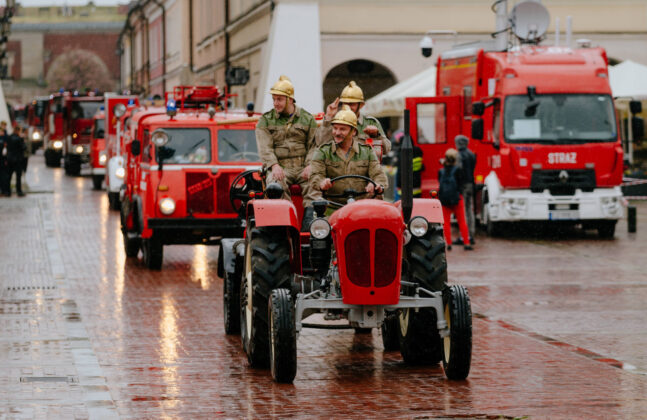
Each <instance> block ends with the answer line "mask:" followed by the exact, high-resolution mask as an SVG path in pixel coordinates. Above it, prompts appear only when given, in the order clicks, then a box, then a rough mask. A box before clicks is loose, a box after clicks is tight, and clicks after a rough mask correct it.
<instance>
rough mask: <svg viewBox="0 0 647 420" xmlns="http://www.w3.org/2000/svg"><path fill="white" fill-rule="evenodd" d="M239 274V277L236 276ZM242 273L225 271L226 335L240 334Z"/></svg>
mask: <svg viewBox="0 0 647 420" xmlns="http://www.w3.org/2000/svg"><path fill="white" fill-rule="evenodd" d="M236 274H238V276H237V275H236ZM239 283H240V272H238V273H229V272H227V271H225V274H224V277H223V279H222V289H223V290H222V303H223V309H222V310H223V315H224V317H223V318H224V322H225V333H226V334H229V335H235V334H239V333H240V284H239Z"/></svg>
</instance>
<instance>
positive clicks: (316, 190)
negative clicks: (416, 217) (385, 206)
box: [310, 106, 388, 202]
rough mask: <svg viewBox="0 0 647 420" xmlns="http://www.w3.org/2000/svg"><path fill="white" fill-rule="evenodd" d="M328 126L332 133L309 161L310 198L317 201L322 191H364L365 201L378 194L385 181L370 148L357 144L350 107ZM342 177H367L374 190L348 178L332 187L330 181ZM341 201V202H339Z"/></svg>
mask: <svg viewBox="0 0 647 420" xmlns="http://www.w3.org/2000/svg"><path fill="white" fill-rule="evenodd" d="M331 126H332V127H331V131H332V134H330V135H329V136H330V137H328V139H327V140H328V141H327V142H326V144H324V145H323V146H321V147H320V148H319V149H317V151H316V152H315V153H314V156H313V158H312V162H311V166H312V174H311V176H310V187H311V188H312V197H313V198H316V199H319V200H320V199H322V192H323V191H327V192H329V193H331V194H341V193H343V192H344V191H345V190H346V189H353V190H355V191H366V193H367V196H368V198H370V197H371V196H372V195H373V194H382V193H383V192H384V188H385V187H386V186H387V183H388V181H387V178H386V175H385V174H384V171H383V170H382V167H381V166H380V162H379V161H378V160H377V156H376V155H375V152H374V151H373V148H372V147H371V146H366V145H364V144H361V143H360V141H359V140H358V139H357V127H358V125H357V115H356V114H355V112H353V111H352V110H351V109H350V107H348V106H343V108H342V109H341V110H340V111H338V112H337V113H336V114H335V116H334V117H333V118H332V121H331ZM319 130H322V128H320V129H319ZM319 134H320V133H319ZM331 137H332V138H331ZM342 175H362V176H365V177H368V178H371V179H372V180H373V181H374V182H375V183H376V184H377V187H375V186H374V185H373V184H371V183H370V182H366V181H364V180H361V179H352V178H350V179H342V180H339V181H338V182H335V184H334V185H333V184H332V183H331V179H332V178H336V177H338V176H342ZM341 202H345V200H344V199H342V200H341Z"/></svg>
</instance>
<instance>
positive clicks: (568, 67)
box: [406, 2, 623, 238]
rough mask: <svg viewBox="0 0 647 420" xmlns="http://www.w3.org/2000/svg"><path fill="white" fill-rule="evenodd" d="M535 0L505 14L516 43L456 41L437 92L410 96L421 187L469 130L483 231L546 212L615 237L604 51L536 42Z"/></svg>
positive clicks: (612, 124)
mask: <svg viewBox="0 0 647 420" xmlns="http://www.w3.org/2000/svg"><path fill="white" fill-rule="evenodd" d="M504 3H505V2H497V3H496V4H495V6H496V5H498V6H499V7H500V6H501V5H502V4H504ZM531 3H532V4H530V5H528V2H522V3H519V4H518V5H517V6H515V9H513V11H512V13H511V14H510V18H509V19H510V21H511V22H512V23H513V25H512V27H513V28H514V29H513V30H514V33H515V35H517V37H518V43H517V44H516V45H515V44H514V43H511V42H510V43H509V42H507V41H506V42H504V44H503V45H504V46H503V49H501V48H500V47H499V48H497V46H496V44H495V43H485V42H483V43H475V44H467V45H462V46H458V47H455V48H454V49H452V50H450V51H447V52H445V53H443V54H441V56H440V57H439V58H438V62H437V80H436V97H433V98H432V97H427V98H422V97H420V98H407V99H406V108H407V109H409V110H410V113H411V121H410V130H411V135H412V137H413V139H414V142H415V144H416V146H418V147H419V148H420V149H421V150H422V152H423V159H424V162H425V169H424V171H423V174H422V178H423V181H422V189H423V192H424V194H425V195H428V194H430V191H431V190H434V189H436V188H437V186H438V180H437V174H438V169H440V163H439V160H440V159H441V158H442V157H443V156H444V153H445V151H446V150H447V149H448V148H450V147H456V145H455V143H454V137H455V135H457V134H466V135H468V136H470V134H471V139H472V141H471V142H470V149H472V150H473V151H474V152H475V153H476V155H477V165H476V170H475V182H476V184H477V189H479V190H480V194H478V197H477V200H476V203H477V205H476V211H477V212H480V218H481V223H483V224H484V225H485V226H486V229H487V232H488V233H489V234H492V235H494V234H497V233H499V232H500V231H501V230H502V229H503V228H504V226H506V224H508V223H510V222H520V221H550V222H559V223H565V224H572V225H574V224H581V225H582V227H583V228H585V229H586V228H595V229H597V230H598V233H599V235H600V236H601V237H605V238H610V237H613V235H614V232H615V225H616V222H617V220H618V219H619V218H621V217H622V215H623V204H622V203H623V199H622V193H621V191H620V184H621V182H622V167H623V150H622V145H621V139H620V135H619V129H618V122H617V121H616V112H615V109H614V103H613V98H612V96H611V88H610V85H609V77H608V71H607V66H608V59H607V55H606V53H605V51H604V50H603V49H601V48H590V47H587V46H586V45H583V46H582V47H581V48H569V47H560V46H542V45H540V41H541V38H542V35H543V33H545V30H546V28H547V27H548V21H547V19H549V18H548V17H547V13H548V12H547V11H546V10H545V9H543V6H542V5H541V3H536V2H531ZM538 10H539V12H538ZM526 12H527V13H526ZM506 13H507V10H506ZM535 18H537V19H538V21H537V22H533V19H535ZM515 19H516V22H517V24H516V26H515V25H514V23H515ZM498 32H500V34H503V33H504V32H505V28H504V31H498ZM421 45H422V44H421ZM423 52H424V50H423Z"/></svg>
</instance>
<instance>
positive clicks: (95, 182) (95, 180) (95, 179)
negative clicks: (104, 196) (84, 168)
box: [92, 175, 103, 190]
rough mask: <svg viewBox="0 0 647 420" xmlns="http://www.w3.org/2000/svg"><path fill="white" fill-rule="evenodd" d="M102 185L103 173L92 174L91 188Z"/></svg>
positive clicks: (97, 187)
mask: <svg viewBox="0 0 647 420" xmlns="http://www.w3.org/2000/svg"><path fill="white" fill-rule="evenodd" d="M102 186H103V175H92V188H93V189H95V190H100V189H101V187H102Z"/></svg>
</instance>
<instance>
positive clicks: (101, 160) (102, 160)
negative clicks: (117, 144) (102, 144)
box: [99, 152, 108, 165]
mask: <svg viewBox="0 0 647 420" xmlns="http://www.w3.org/2000/svg"><path fill="white" fill-rule="evenodd" d="M106 160H108V156H106V152H99V165H105V164H106Z"/></svg>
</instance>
